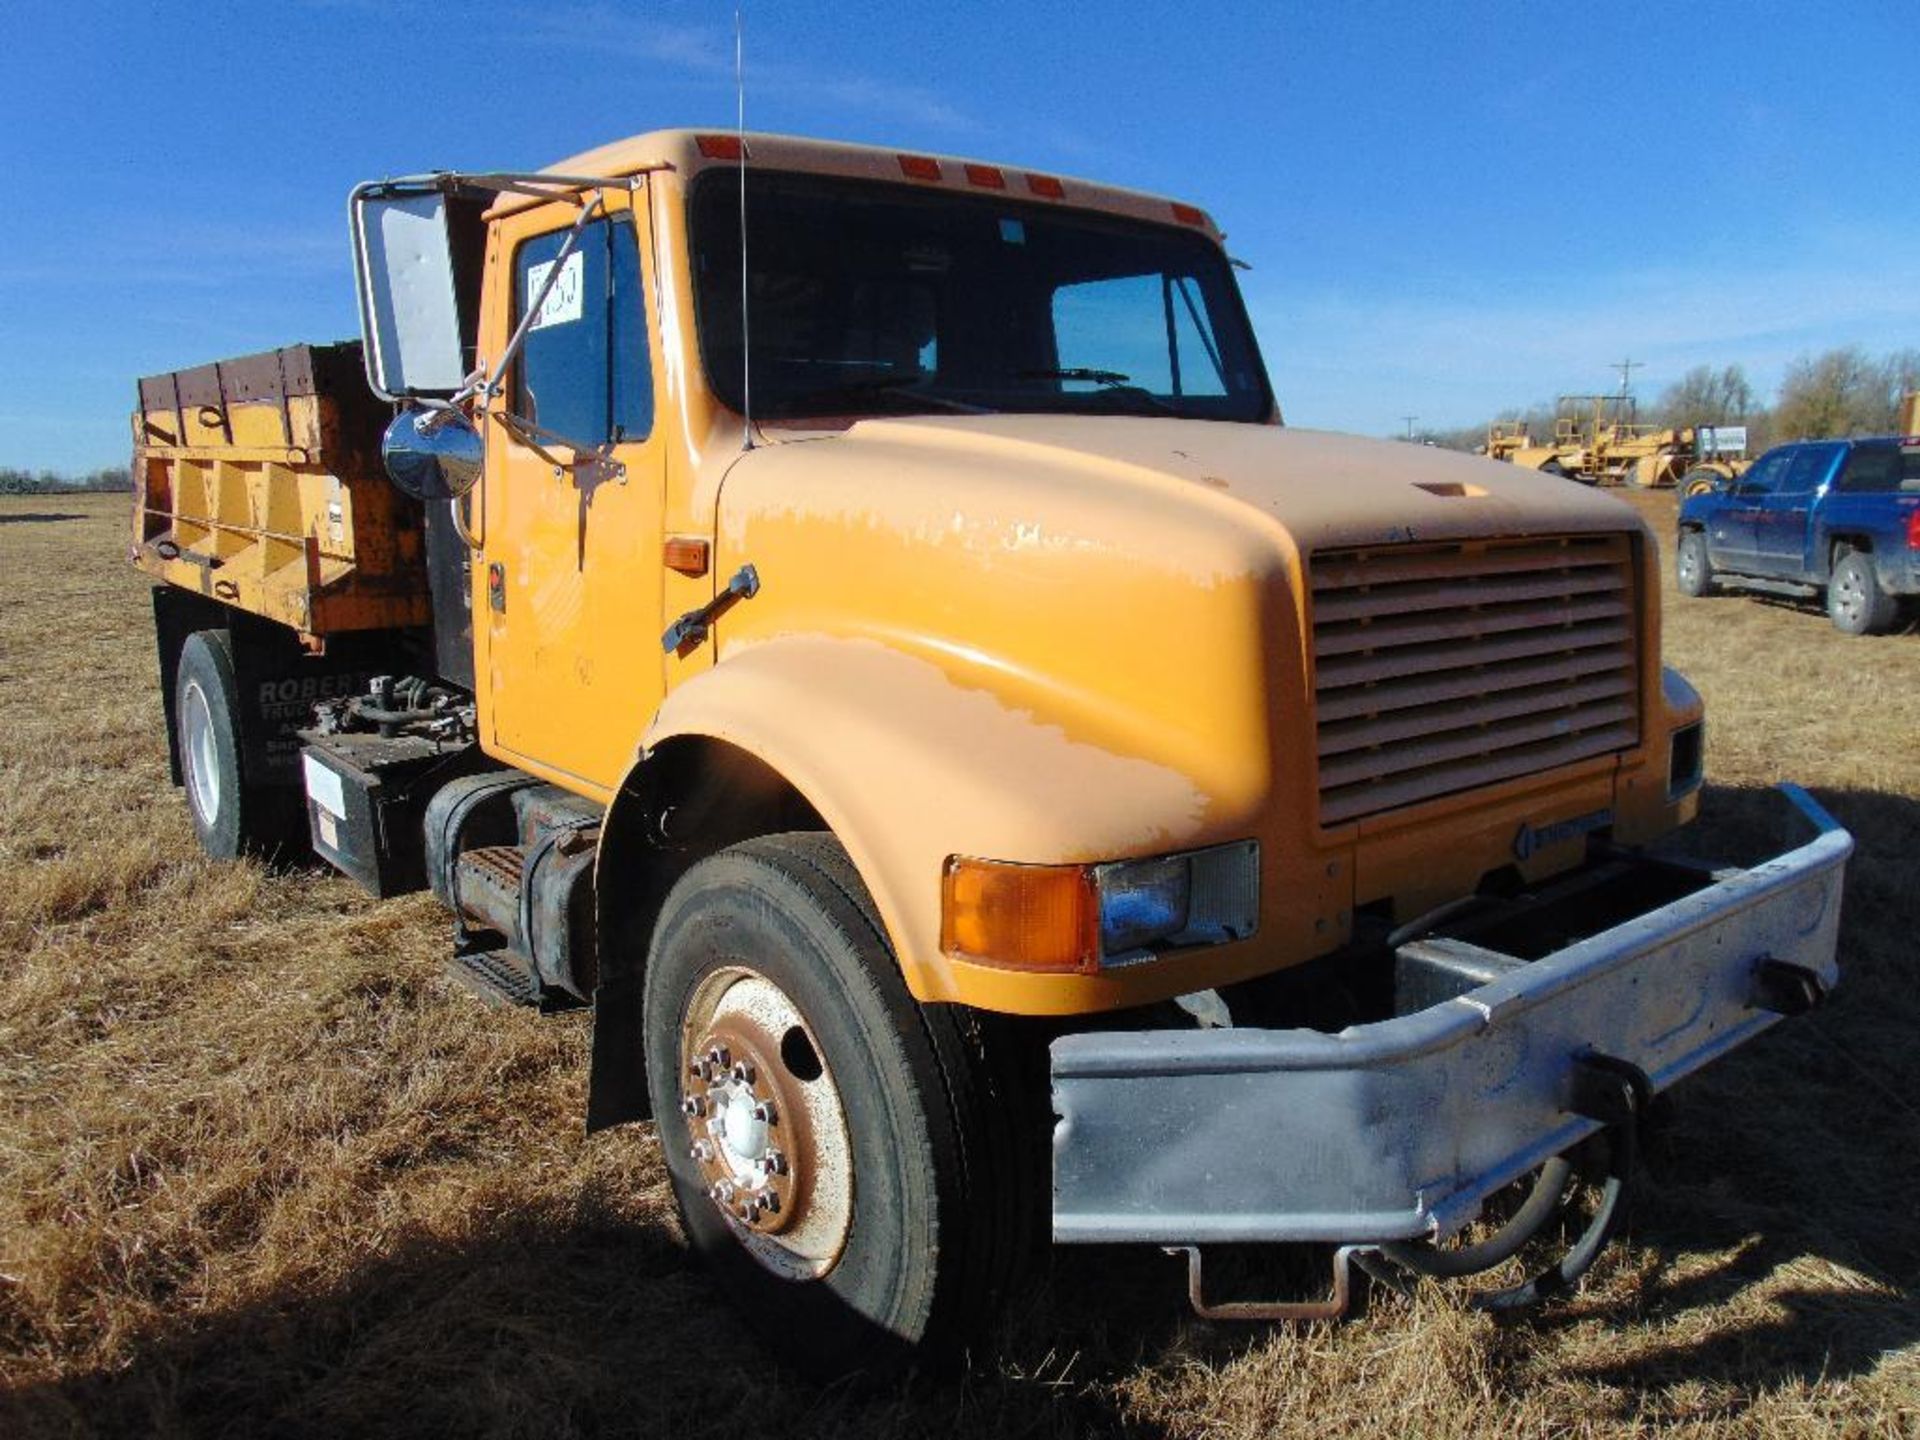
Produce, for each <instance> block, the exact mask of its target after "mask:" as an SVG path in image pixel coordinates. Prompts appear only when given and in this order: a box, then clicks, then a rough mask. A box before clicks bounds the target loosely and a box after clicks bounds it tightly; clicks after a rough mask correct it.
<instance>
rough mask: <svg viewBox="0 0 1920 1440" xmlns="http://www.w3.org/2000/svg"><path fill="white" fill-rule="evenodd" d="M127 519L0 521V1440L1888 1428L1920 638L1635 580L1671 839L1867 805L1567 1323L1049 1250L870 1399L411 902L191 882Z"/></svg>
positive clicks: (1911, 1223)
mask: <svg viewBox="0 0 1920 1440" xmlns="http://www.w3.org/2000/svg"><path fill="white" fill-rule="evenodd" d="M1634 503H1636V504H1639V505H1641V506H1642V507H1643V508H1644V509H1645V511H1646V512H1647V514H1648V516H1649V519H1650V520H1651V521H1652V523H1653V525H1654V528H1655V530H1656V533H1658V534H1660V535H1662V537H1663V538H1664V537H1665V536H1667V535H1668V534H1669V533H1670V531H1671V525H1672V518H1671V517H1672V505H1673V502H1672V499H1671V497H1670V496H1650V497H1636V499H1635V502H1634ZM125 504H126V502H125V499H124V497H113V496H107V497H85V498H73V499H67V498H56V497H33V498H23V499H8V500H0V955H3V956H4V959H3V960H0V1435H4V1436H8V1437H20V1440H25V1437H29V1436H48V1435H91V1434H103V1435H162V1436H172V1435H220V1436H248V1435H274V1436H299V1435H325V1436H343V1435H359V1434H396V1435H401V1434H404V1435H409V1436H412V1435H613V1434H654V1435H661V1436H676V1437H678V1436H690V1437H691V1436H705V1435H712V1436H729V1437H738V1436H744V1435H755V1434H778V1435H781V1436H784V1437H796V1436H804V1435H815V1434H820V1435H829V1434H830V1435H864V1436H882V1435H885V1436H892V1435H900V1434H910V1433H911V1434H918V1433H956V1432H957V1433H966V1434H980V1435H995V1436H1034V1435H1041V1436H1050V1435H1072V1434H1081V1433H1111V1434H1125V1435H1134V1436H1160V1435H1167V1436H1207V1437H1247V1440H1251V1437H1257V1436H1267V1435H1298V1436H1309V1435H1311V1436H1326V1435H1343V1434H1354V1435H1361V1434H1372V1435H1396V1436H1465V1435H1485V1436H1493V1435H1502V1436H1506V1435H1546V1434H1553V1435H1606V1436H1616V1435H1640V1434H1651V1433H1654V1432H1656V1431H1658V1432H1663V1433H1664V1432H1667V1431H1672V1432H1674V1433H1678V1434H1683V1435H1701V1436H1782V1435H1792V1434H1811V1433H1826V1434H1834V1435H1845V1436H1856V1435H1858V1436H1866V1435H1907V1436H1914V1435H1920V1083H1916V1082H1917V1081H1920V998H1917V996H1920V955H1917V954H1916V937H1920V634H1914V633H1907V634H1903V635H1897V636H1891V637H1886V638H1882V639H1871V640H1849V639H1844V638H1841V637H1839V636H1837V635H1836V634H1835V633H1834V632H1833V631H1832V630H1831V629H1830V627H1829V626H1828V625H1827V622H1826V620H1825V618H1824V617H1823V616H1821V615H1819V614H1818V613H1816V612H1812V611H1810V610H1808V609H1805V608H1800V607H1793V606H1787V605H1779V604H1767V603H1761V602H1758V601H1755V600H1751V599H1740V598H1733V599H1718V600H1710V601H1685V600H1681V599H1679V598H1677V597H1675V596H1673V595H1672V594H1671V592H1670V593H1669V599H1668V613H1669V621H1668V627H1667V650H1668V655H1669V658H1670V659H1671V660H1672V661H1673V662H1674V663H1676V664H1678V665H1680V666H1682V667H1683V668H1684V669H1686V670H1687V671H1688V672H1689V673H1690V674H1691V676H1692V677H1693V679H1694V680H1695V682H1696V683H1697V684H1698V685H1699V686H1700V688H1701V689H1702V690H1703V691H1704V692H1705V693H1706V696H1707V700H1708V704H1709V707H1710V710H1709V714H1710V716H1711V726H1712V728H1711V741H1710V756H1709V766H1710V775H1711V776H1712V779H1713V782H1714V785H1713V789H1712V791H1711V793H1710V795H1709V797H1708V802H1707V807H1706V811H1707V813H1706V816H1705V818H1704V819H1703V821H1702V823H1701V826H1700V827H1699V828H1700V833H1701V837H1702V843H1703V845H1705V846H1706V847H1707V848H1713V847H1714V846H1717V845H1720V844H1722V843H1724V844H1726V845H1728V846H1731V847H1736V848H1737V847H1738V846H1740V845H1742V844H1745V843H1748V842H1750V841H1751V840H1753V839H1754V837H1755V833H1757V827H1758V824H1759V822H1758V818H1757V817H1758V816H1759V815H1760V814H1761V813H1762V812H1763V810H1764V809H1765V799H1764V796H1763V794H1762V793H1761V789H1762V787H1764V786H1765V785H1767V784H1768V783H1769V782H1771V781H1773V780H1776V779H1779V778H1795V779H1798V780H1801V781H1802V782H1804V783H1806V784H1807V785H1809V786H1810V787H1811V788H1812V789H1813V790H1814V791H1815V793H1816V794H1817V795H1819V797H1820V798H1821V799H1822V800H1823V801H1825V802H1826V803H1827V804H1828V805H1829V806H1830V807H1831V808H1832V810H1833V811H1834V812H1835V813H1836V814H1837V815H1838V816H1839V817H1840V818H1841V819H1842V820H1843V821H1844V822H1846V823H1847V824H1848V825H1849V826H1851V827H1852V828H1853V829H1854V832H1855V834H1856V836H1857V838H1858V841H1859V847H1860V848H1859V852H1858V854H1857V855H1856V857H1855V859H1854V862H1853V867H1852V871H1851V878H1850V881H1849V887H1848V895H1847V902H1846V904H1847V912H1846V927H1845V932H1844V936H1843V942H1842V943H1843V949H1844V954H1843V962H1844V964H1845V966H1846V977H1845V985H1844V988H1843V989H1842V990H1841V991H1840V992H1838V993H1837V994H1836V997H1835V1000H1834V1003H1833V1004H1832V1005H1831V1007H1829V1008H1828V1009H1826V1010H1824V1011H1822V1012H1820V1013H1819V1014H1817V1015H1815V1016H1813V1017H1810V1018H1809V1019H1808V1020H1805V1021H1801V1022H1799V1023H1796V1024H1794V1025H1791V1026H1786V1027H1783V1028H1782V1029H1781V1030H1779V1031H1776V1032H1775V1033H1774V1034H1772V1035H1770V1036H1768V1037H1766V1038H1765V1039H1763V1040H1761V1041H1759V1042H1757V1043H1756V1044H1755V1045H1753V1046H1751V1047H1749V1048H1748V1049H1747V1050H1746V1051H1744V1052H1742V1053H1741V1054H1739V1055H1738V1056H1736V1057H1734V1058H1733V1059H1732V1060H1730V1061H1729V1062H1727V1063H1725V1064H1723V1065H1722V1066H1720V1067H1719V1068H1718V1069H1717V1070H1715V1071H1713V1072H1711V1073H1709V1074H1708V1075H1704V1076H1702V1077H1699V1078H1698V1079H1697V1080H1695V1081H1693V1082H1691V1083H1690V1085H1689V1086H1686V1087H1682V1089H1681V1090H1680V1091H1679V1093H1678V1095H1677V1098H1676V1103H1675V1105H1674V1114H1673V1118H1672V1122H1671V1126H1670V1128H1669V1129H1668V1130H1667V1131H1666V1132H1665V1134H1664V1136H1663V1138H1662V1139H1661V1140H1660V1142H1659V1143H1658V1144H1657V1145H1656V1146H1655V1147H1653V1149H1652V1152H1651V1154H1650V1156H1649V1158H1648V1179H1647V1184H1646V1185H1645V1186H1644V1188H1643V1189H1642V1190H1641V1192H1640V1196H1639V1200H1638V1203H1637V1206H1636V1209H1635V1213H1634V1216H1633V1222H1632V1234H1631V1238H1630V1241H1629V1243H1627V1244H1624V1245H1622V1246H1618V1247H1616V1248H1615V1249H1614V1250H1613V1251H1612V1252H1610V1254H1609V1255H1608V1256H1607V1257H1606V1258H1605V1259H1603V1261H1602V1263H1601V1266H1600V1268H1599V1269H1598V1270H1597V1271H1596V1273H1595V1275H1594V1276H1593V1277H1592V1278H1591V1279H1590V1280H1589V1282H1588V1284H1587V1286H1586V1288H1585V1289H1584V1290H1583V1291H1582V1292H1581V1293H1580V1294H1579V1295H1578V1296H1577V1297H1575V1298H1574V1299H1572V1300H1571V1301H1569V1302H1566V1303H1563V1304H1560V1305H1557V1306H1555V1307H1553V1308H1551V1309H1549V1310H1547V1311H1545V1312H1544V1313H1541V1314H1539V1315H1537V1316H1534V1317H1531V1318H1527V1319H1522V1320H1519V1321H1507V1322H1496V1321H1495V1320H1493V1319H1490V1318H1488V1317H1486V1316H1483V1315H1479V1314H1474V1313H1470V1312H1467V1311H1465V1310H1463V1309H1461V1308H1459V1307H1458V1305H1457V1303H1456V1302H1451V1301H1449V1300H1448V1299H1447V1298H1446V1297H1445V1296H1444V1295H1442V1294H1438V1293H1435V1294H1429V1295H1423V1296H1421V1297H1420V1298H1419V1299H1417V1300H1415V1301H1413V1302H1408V1301H1404V1300H1401V1299H1399V1298H1397V1297H1387V1298H1384V1299H1381V1300H1378V1301H1376V1302H1375V1303H1374V1304H1373V1305H1372V1306H1371V1308H1370V1310H1369V1311H1368V1312H1367V1313H1366V1314H1365V1315H1364V1316H1363V1317H1362V1318H1360V1319H1357V1320H1354V1321H1350V1322H1348V1323H1344V1324H1337V1325H1331V1326H1314V1327H1310V1328H1303V1329H1296V1330H1282V1329H1270V1328H1259V1327H1224V1326H1212V1325H1206V1324H1202V1323H1199V1322H1197V1321H1195V1320H1193V1319H1192V1318H1191V1317H1190V1316H1189V1315H1188V1314H1187V1313H1186V1311H1185V1307H1184V1296H1183V1291H1182V1287H1181V1276H1180V1270H1179V1267H1178V1266H1177V1264H1175V1263H1174V1262H1173V1261H1170V1260H1167V1259H1165V1258H1164V1257H1161V1256H1159V1255H1157V1254H1150V1253H1149V1254H1141V1255H1135V1254H1131V1253H1123V1254H1099V1253H1068V1252H1056V1255H1055V1257H1054V1261H1053V1264H1052V1266H1051V1269H1050V1271H1049V1273H1048V1274H1047V1275H1046V1276H1044V1277H1043V1278H1042V1279H1041V1280H1040V1281H1039V1282H1037V1283H1036V1287H1035V1289H1034V1291H1033V1293H1032V1294H1031V1295H1030V1296H1029V1297H1027V1298H1026V1300H1025V1301H1024V1303H1023V1304H1022V1306H1021V1307H1020V1308H1019V1310H1018V1312H1017V1313H1015V1314H1012V1315H1010V1316H1009V1317H1008V1318H1007V1321H1006V1324H1005V1326H1004V1327H1003V1329H1002V1331H1001V1333H1000V1334H999V1335H998V1336H997V1337H996V1343H995V1345H994V1346H993V1347H991V1348H990V1349H988V1350H987V1351H985V1352H984V1353H982V1354H980V1355H978V1356H976V1357H975V1358H974V1360H973V1362H972V1364H971V1366H970V1368H969V1369H968V1370H967V1371H965V1372H964V1373H963V1374H962V1375H960V1376H958V1377H955V1378H948V1379H942V1380H938V1381H923V1382H920V1383H918V1384H913V1385H906V1386H902V1387H900V1388H897V1389H894V1390H890V1391H887V1392H885V1393H881V1394H877V1395H874V1394H867V1395H861V1394H854V1393H848V1392H842V1391H838V1390H828V1391H824V1392H823V1391H821V1390H819V1389H816V1388H811V1387H808V1386H805V1385H803V1384H800V1383H798V1382H795V1381H792V1380H788V1379H786V1378H783V1377H782V1376H781V1374H780V1373H778V1372H777V1371H776V1370H775V1369H774V1367H773V1366H772V1365H771V1363H770V1362H769V1360H768V1359H767V1358H766V1356H765V1355H764V1354H763V1353H762V1352H760V1351H759V1350H758V1349H756V1348H755V1347H754V1345H753V1344H752V1343H750V1342H749V1341H747V1340H745V1339H744V1338H742V1335H741V1332H740V1331H739V1330H737V1329H736V1328H735V1327H734V1326H733V1324H732V1323H731V1321H730V1319H729V1317H728V1315H727V1314H726V1312H725V1311H724V1310H723V1309H722V1308H721V1307H720V1305H719V1304H718V1303H717V1301H716V1300H715V1299H714V1298H713V1296H712V1295H711V1294H710V1293H709V1291H708V1288H707V1286H706V1284H705V1282H704V1280H703V1278H702V1276H701V1274H700V1272H699V1271H698V1270H697V1269H695V1268H693V1267H692V1266H691V1265H690V1263H689V1260H688V1257H687V1255H686V1253H685V1251H684V1249H683V1248H682V1245H681V1242H680V1240H679V1238H678V1236H677V1233H676V1228H675V1224H674V1221H673V1219H672V1215H671V1204H670V1201H669V1198H668V1195H667V1191H666V1186H665V1182H664V1180H663V1178H662V1175H661V1172H660V1170H659V1167H658V1166H657V1164H656V1163H655V1156H654V1146H653V1140H652V1138H651V1136H650V1134H649V1133H648V1132H647V1131H646V1130H644V1129H639V1128H629V1129H625V1130H620V1131H615V1132H611V1133H607V1134H602V1135H598V1136H595V1137H593V1138H591V1139H588V1138H584V1137H583V1136H582V1134H581V1126H580V1117H581V1114H582V1102H583V1077H584V1070H585V1058H586V1048H587V1047H586V1037H587V1029H586V1023H585V1021H584V1020H583V1019H582V1018H581V1017H580V1016H578V1015H574V1016H565V1017H560V1018H556V1019H547V1020H543V1019H539V1018H537V1017H535V1016H532V1015H528V1014H521V1013H503V1012H499V1011H493V1010H488V1009H485V1008H483V1007H482V1006H480V1005H479V1004H478V1003H477V1002H475V1001H473V1000H472V999H470V998H468V996H467V995H466V994H465V993H464V992H463V991H460V990H458V989H457V988H456V987H455V986H453V985H452V984H451V983H450V982H449V981H448V980H446V979H444V978H443V977H442V974H441V968H440V967H441V957H442V955H443V953H444V951H445V949H446V944H447V934H446V921H445V920H444V918H443V917H442V916H441V915H440V914H439V913H438V912H437V911H436V909H435V907H434V906H433V904H432V903H431V902H430V901H429V900H427V899H424V898H419V897H416V898H413V899H407V900H401V901H397V902H388V903H384V904H382V903H376V902H373V901H370V900H368V899H365V898H363V897H362V896H361V895H360V894H359V893H358V892H357V891H356V890H355V889H354V888H353V886H352V885H351V884H350V883H349V882H348V881H346V880H344V879H342V878H339V877H335V876H331V875H326V874H318V873H284V874H274V873H268V872H266V871H264V870H262V869H260V868H258V867H256V866H251V865H243V864H225V863H214V862H210V861H208V860H206V859H204V858H202V856H201V855H200V853H199V852H198V850H197V849H196V848H195V846H194V843H193V840H192V837H191V834H190V832H189V829H188V825H187V821H186V818H185V815H184V812H183V809H182V805H181V802H180V799H179V796H178V794H177V793H176V792H175V791H173V790H172V789H170V788H169V787H168V785H167V783H166V763H165V757H164V754H163V750H162V740H161V730H160V722H159V716H160V705H159V699H158V696H157V694H156V693H155V686H156V682H155V665H154V660H153V654H152V647H151V641H150V639H149V633H150V628H149V617H148V609H147V600H146V596H145V592H144V584H143V582H142V581H141V580H140V579H139V578H137V577H136V576H135V574H134V573H133V571H132V570H131V569H130V568H129V567H128V566H127V564H126V563H125V560H124V554H123V552H124V540H123V534H124V522H123V516H124V513H125ZM1318 1275H1319V1272H1318V1271H1317V1270H1312V1271H1302V1270H1300V1269H1299V1268H1298V1267H1295V1268H1292V1269H1288V1270H1284V1271H1283V1272H1282V1273H1281V1275H1280V1276H1279V1277H1278V1279H1277V1280H1276V1281H1275V1285H1276V1287H1281V1286H1285V1285H1291V1286H1292V1287H1293V1288H1295V1289H1296V1290H1301V1289H1305V1288H1307V1287H1308V1286H1310V1285H1311V1284H1312V1283H1314V1281H1315V1280H1317V1278H1318Z"/></svg>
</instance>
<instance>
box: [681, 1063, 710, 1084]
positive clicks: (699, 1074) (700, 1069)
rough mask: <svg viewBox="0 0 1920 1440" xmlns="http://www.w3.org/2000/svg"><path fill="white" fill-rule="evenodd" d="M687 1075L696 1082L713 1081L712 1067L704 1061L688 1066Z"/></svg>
mask: <svg viewBox="0 0 1920 1440" xmlns="http://www.w3.org/2000/svg"><path fill="white" fill-rule="evenodd" d="M687 1074H689V1075H691V1076H692V1077H693V1078H694V1079H696V1080H700V1081H711V1080H712V1079H713V1067H712V1066H711V1065H709V1064H708V1063H707V1062H706V1061H705V1060H695V1061H692V1062H690V1063H689V1064H688V1066H687Z"/></svg>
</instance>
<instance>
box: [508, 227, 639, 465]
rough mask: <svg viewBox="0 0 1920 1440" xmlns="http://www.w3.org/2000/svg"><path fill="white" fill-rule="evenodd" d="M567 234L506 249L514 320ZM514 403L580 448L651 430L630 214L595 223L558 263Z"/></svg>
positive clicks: (530, 335)
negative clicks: (510, 257) (510, 255)
mask: <svg viewBox="0 0 1920 1440" xmlns="http://www.w3.org/2000/svg"><path fill="white" fill-rule="evenodd" d="M567 233H568V232H567V231H565V230H559V231H555V232H553V233H551V234H547V235H536V236H534V237H533V238H532V239H530V240H527V241H525V242H523V243H522V244H521V246H520V248H519V249H518V250H516V251H515V252H514V256H513V297H514V298H513V323H514V324H516V325H517V324H519V323H520V317H521V316H523V315H525V314H526V313H527V308H528V307H529V306H530V305H532V304H533V302H534V300H535V299H536V298H538V296H539V294H540V291H541V289H542V287H544V286H545V285H546V284H547V280H548V277H549V276H551V275H552V274H553V267H554V263H555V260H556V257H557V256H558V255H559V254H560V249H561V247H562V245H564V244H565V243H566V237H567ZM513 408H514V411H515V413H517V414H520V415H524V416H526V417H527V418H528V419H530V420H532V421H533V422H534V423H535V424H536V425H538V426H539V427H540V428H541V429H542V430H547V431H550V432H552V433H553V434H555V435H558V436H560V437H562V438H563V439H566V440H572V441H577V442H579V443H580V444H583V445H586V446H589V447H591V446H596V445H603V444H605V443H607V442H608V441H616V442H617V441H623V440H640V439H644V438H645V437H646V435H647V434H648V432H649V431H651V430H652V429H653V375H652V370H651V365H650V361H649V359H648V353H647V308H646V298H645V296H644V294H643V293H642V291H641V285H640V251H639V247H638V244H637V243H636V241H635V238H634V232H633V221H632V219H631V218H630V217H628V216H625V215H618V216H614V217H613V218H611V219H608V220H596V221H594V222H593V223H592V224H590V225H588V226H587V228H586V229H585V230H583V231H582V232H581V235H580V243H579V244H578V245H576V246H575V247H574V250H573V253H572V254H570V255H568V256H567V258H566V260H565V261H564V262H562V263H561V265H560V273H559V276H558V278H556V279H555V280H554V281H553V288H552V289H550V290H548V291H547V298H546V302H545V303H544V304H543V305H541V307H540V311H539V313H538V314H537V315H535V316H534V320H533V325H532V326H531V328H529V329H528V331H527V340H526V345H525V347H524V348H523V349H522V350H521V352H520V360H519V363H518V364H517V365H516V366H515V374H514V379H513Z"/></svg>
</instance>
